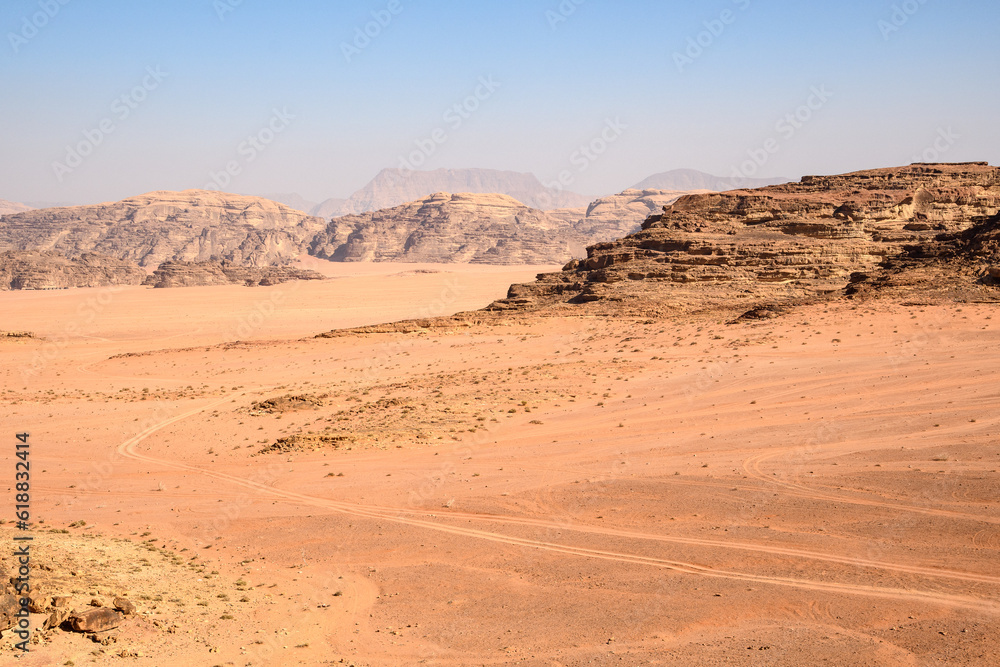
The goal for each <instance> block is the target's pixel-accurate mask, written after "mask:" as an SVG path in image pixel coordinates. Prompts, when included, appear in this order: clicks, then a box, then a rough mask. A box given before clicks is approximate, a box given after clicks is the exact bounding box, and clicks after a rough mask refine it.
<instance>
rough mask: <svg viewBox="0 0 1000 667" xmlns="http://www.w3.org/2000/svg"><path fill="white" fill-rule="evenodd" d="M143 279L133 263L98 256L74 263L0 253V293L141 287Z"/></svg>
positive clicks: (52, 256)
mask: <svg viewBox="0 0 1000 667" xmlns="http://www.w3.org/2000/svg"><path fill="white" fill-rule="evenodd" d="M145 277H146V272H145V271H143V270H142V269H141V268H139V266H137V265H136V264H135V263H133V262H129V261H127V260H121V259H117V258H114V257H108V256H106V255H101V254H97V253H83V254H82V255H80V256H79V257H75V258H73V259H69V258H67V257H65V256H63V255H61V254H60V253H58V252H51V251H49V252H38V251H7V252H3V253H0V290H17V289H27V290H35V289H66V288H70V287H106V286H109V285H140V284H142V281H143V279H145Z"/></svg>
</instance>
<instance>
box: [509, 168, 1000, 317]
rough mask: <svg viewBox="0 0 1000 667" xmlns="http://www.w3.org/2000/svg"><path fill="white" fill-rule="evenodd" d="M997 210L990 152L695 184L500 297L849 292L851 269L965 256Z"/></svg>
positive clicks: (656, 300) (616, 298)
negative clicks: (946, 160) (736, 186)
mask: <svg viewBox="0 0 1000 667" xmlns="http://www.w3.org/2000/svg"><path fill="white" fill-rule="evenodd" d="M998 212H1000V169H997V168H995V167H990V166H989V165H988V164H987V163H967V164H915V165H911V166H909V167H901V168H893V169H876V170H871V171H862V172H856V173H852V174H844V175H841V176H807V177H805V178H803V179H802V180H801V182H799V183H789V184H785V185H778V186H770V187H765V188H760V189H757V190H734V191H730V192H724V193H717V194H700V195H691V196H686V197H682V198H680V199H679V200H678V201H677V202H675V203H674V204H673V205H672V206H669V207H667V208H666V209H665V210H664V211H663V213H662V214H660V215H654V216H652V217H650V218H649V219H648V220H647V221H646V222H645V223H644V224H643V229H642V231H640V232H638V233H636V234H632V235H630V236H627V237H625V238H622V239H620V240H617V241H614V242H610V243H599V244H597V245H594V246H591V247H589V248H588V249H587V257H586V259H583V260H579V261H575V260H574V261H571V262H570V263H569V264H568V265H567V266H566V267H565V269H564V270H563V271H562V272H560V273H553V274H544V275H541V276H539V280H538V281H537V282H535V283H531V284H525V285H514V286H512V287H511V289H510V292H509V294H508V298H507V299H505V300H502V301H499V302H496V303H495V304H493V305H492V306H491V308H492V309H494V310H504V309H511V308H536V307H543V306H551V305H558V304H579V303H592V304H595V305H596V307H597V308H598V310H599V309H601V308H602V307H604V308H606V309H608V310H609V312H610V311H611V310H615V309H617V310H621V309H622V308H625V307H627V306H632V307H634V309H635V310H637V311H640V312H642V311H651V312H652V311H655V312H664V311H670V310H676V309H685V308H701V307H712V306H713V305H729V306H732V307H737V308H738V307H740V304H742V303H746V304H752V303H756V302H760V301H767V302H775V301H783V300H790V299H795V298H804V297H810V296H816V295H821V294H825V293H832V292H839V291H840V290H843V289H844V288H845V287H846V286H847V285H848V284H850V283H852V274H863V275H868V274H872V273H877V272H878V271H882V270H885V267H887V266H888V265H889V262H890V260H893V259H899V258H902V257H904V256H905V257H909V258H910V259H911V260H912V261H919V258H920V255H921V254H924V255H928V256H929V255H930V254H933V255H934V256H935V257H944V256H945V255H947V253H948V252H949V251H948V250H947V249H948V248H950V249H951V251H953V256H955V257H957V256H960V255H961V254H962V252H963V251H961V250H960V249H959V240H960V239H963V238H965V237H966V236H968V234H970V233H973V234H974V233H975V230H976V229H977V228H979V227H981V226H983V225H988V224H989V223H990V221H991V220H992V219H993V218H994V217H996V216H997V215H998ZM970 230H973V231H972V232H970ZM942 244H944V245H943V246H942ZM981 245H982V246H983V247H991V246H989V243H988V242H984V243H983V244H981ZM921 248H936V250H934V252H933V253H927V252H923V251H921ZM987 254H989V252H987ZM980 261H981V262H983V263H988V262H991V261H993V260H992V259H989V258H986V257H981V258H980ZM984 265H985V264H984ZM853 282H857V279H855V281H853Z"/></svg>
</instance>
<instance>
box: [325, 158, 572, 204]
mask: <svg viewBox="0 0 1000 667" xmlns="http://www.w3.org/2000/svg"><path fill="white" fill-rule="evenodd" d="M436 192H467V193H473V194H492V193H496V194H504V195H507V196H509V197H513V198H514V199H516V200H518V201H519V202H521V203H523V204H525V205H526V206H529V207H531V208H536V209H540V210H551V209H555V208H571V207H575V206H586V205H587V204H589V203H590V200H589V199H588V198H587V197H584V196H583V195H578V194H576V193H574V192H565V191H563V192H559V191H556V190H553V189H549V188H546V187H545V186H544V185H542V183H541V182H540V181H539V180H538V178H537V177H535V176H534V174H525V173H520V172H516V171H497V170H495V169H437V170H434V171H403V170H401V169H383V170H382V171H381V172H379V174H378V175H377V176H376V177H375V178H373V179H372V180H371V182H369V183H368V185H366V186H365V187H363V188H361V189H360V190H358V191H357V192H355V193H354V194H353V195H351V196H350V197H349V198H348V199H347V201H346V202H344V204H343V205H342V206H341V208H340V211H339V212H338V213H334V215H337V214H339V215H350V214H358V213H367V212H369V211H378V210H381V209H385V208H393V207H394V206H399V205H400V204H405V203H407V202H411V201H416V200H418V199H423V198H424V197H427V196H428V195H432V194H434V193H436ZM331 208H332V207H331ZM324 212H325V211H324ZM318 213H319V212H318V211H317V214H318Z"/></svg>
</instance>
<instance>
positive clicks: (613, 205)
mask: <svg viewBox="0 0 1000 667" xmlns="http://www.w3.org/2000/svg"><path fill="white" fill-rule="evenodd" d="M704 192H707V190H689V191H675V190H625V191H624V192H620V193H618V194H616V195H610V196H608V197H601V198H600V199H596V200H594V201H593V202H591V204H590V206H588V207H587V211H586V213H585V214H584V215H583V216H579V217H578V218H576V219H574V223H573V227H574V229H576V231H577V232H579V233H581V234H583V235H584V236H586V237H587V239H588V244H593V243H604V242H606V241H615V240H617V239H620V238H621V237H623V236H627V235H628V234H633V233H635V232H637V231H639V227H640V226H642V223H643V222H645V221H646V219H647V218H648V217H649V216H651V215H657V214H659V213H662V212H663V207H664V206H670V205H671V204H673V203H674V202H675V201H677V200H678V199H680V198H681V197H683V196H685V195H692V194H702V193H704ZM550 213H551V214H553V215H559V214H560V211H550Z"/></svg>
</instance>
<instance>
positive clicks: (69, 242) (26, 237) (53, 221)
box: [0, 190, 326, 268]
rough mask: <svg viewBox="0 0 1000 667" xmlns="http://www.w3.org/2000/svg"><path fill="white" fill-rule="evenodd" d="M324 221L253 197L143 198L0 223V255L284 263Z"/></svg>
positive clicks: (191, 194) (188, 194)
mask: <svg viewBox="0 0 1000 667" xmlns="http://www.w3.org/2000/svg"><path fill="white" fill-rule="evenodd" d="M325 225H326V223H325V221H323V220H321V219H320V218H313V217H310V216H308V215H306V214H304V213H301V212H299V211H295V210H293V209H291V208H289V207H287V206H284V205H282V204H278V203H275V202H272V201H269V200H266V199H261V198H259V197H245V196H241V195H231V194H224V193H219V192H210V191H206V190H187V191H184V192H151V193H148V194H145V195H141V196H138V197H132V198H129V199H125V200H123V201H120V202H113V203H107V204H97V205H93V206H74V207H67V208H54V209H40V210H35V211H28V212H24V213H18V214H14V215H5V216H3V218H0V251H2V250H54V251H57V252H59V253H60V254H63V255H66V256H69V257H76V256H79V255H81V254H82V253H85V252H97V253H100V254H103V255H107V256H110V257H115V258H118V259H121V260H128V261H131V262H135V263H136V264H138V265H139V266H142V267H147V268H153V267H156V266H159V265H160V264H161V263H163V262H166V261H187V262H197V261H207V260H210V259H225V260H229V261H232V262H236V263H239V264H244V265H247V266H265V265H269V264H279V263H283V262H287V261H290V260H291V259H293V258H294V257H295V256H297V255H299V254H301V253H302V252H303V250H304V249H305V247H306V246H307V245H308V243H309V241H310V240H311V239H312V237H313V236H314V235H315V234H316V233H317V232H319V231H321V230H322V229H323V228H324V227H325Z"/></svg>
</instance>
